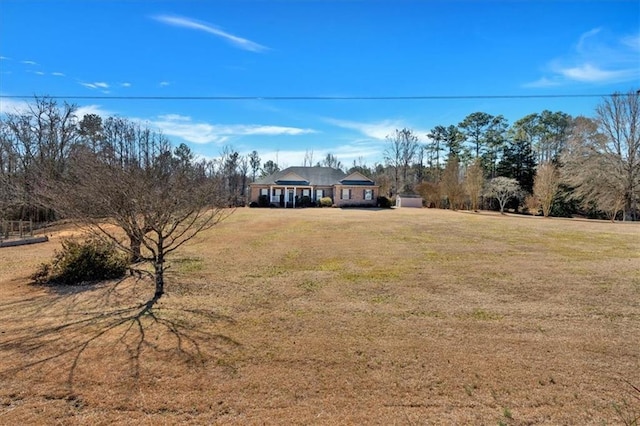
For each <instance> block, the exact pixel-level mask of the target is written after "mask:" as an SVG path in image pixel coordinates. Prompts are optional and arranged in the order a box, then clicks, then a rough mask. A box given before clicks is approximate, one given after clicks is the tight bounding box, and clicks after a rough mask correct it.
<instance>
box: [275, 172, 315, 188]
mask: <svg viewBox="0 0 640 426" xmlns="http://www.w3.org/2000/svg"><path fill="white" fill-rule="evenodd" d="M275 182H276V183H277V184H278V185H309V180H308V179H305V178H303V177H302V176H300V175H299V174H297V173H294V172H289V173H287V174H286V175H284V176H281V177H279V178H278V179H276V180H275Z"/></svg>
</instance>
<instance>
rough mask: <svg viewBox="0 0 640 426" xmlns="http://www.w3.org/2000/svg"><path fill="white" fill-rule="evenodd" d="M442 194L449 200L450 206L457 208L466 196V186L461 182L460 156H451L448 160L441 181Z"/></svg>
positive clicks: (453, 208)
mask: <svg viewBox="0 0 640 426" xmlns="http://www.w3.org/2000/svg"><path fill="white" fill-rule="evenodd" d="M440 188H441V190H442V195H444V196H445V197H447V200H449V208H450V209H452V210H457V209H458V207H459V206H460V205H461V204H462V200H463V198H464V186H463V185H462V182H460V166H459V163H458V157H451V158H449V160H448V161H447V165H446V166H445V168H444V171H443V172H442V181H441V182H440Z"/></svg>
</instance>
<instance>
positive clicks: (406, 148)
mask: <svg viewBox="0 0 640 426" xmlns="http://www.w3.org/2000/svg"><path fill="white" fill-rule="evenodd" d="M387 141H388V142H389V145H388V146H387V149H385V151H384V158H385V161H386V162H387V164H388V165H389V166H391V167H393V169H394V176H395V192H396V193H399V192H401V191H409V190H410V184H409V179H408V172H409V168H410V166H411V163H412V161H413V160H414V158H415V156H416V154H417V153H418V148H419V143H418V142H419V141H418V137H417V136H416V135H415V134H414V133H413V131H412V130H411V129H407V128H404V129H402V130H398V129H396V131H395V132H394V133H393V134H392V135H387ZM400 178H402V180H400Z"/></svg>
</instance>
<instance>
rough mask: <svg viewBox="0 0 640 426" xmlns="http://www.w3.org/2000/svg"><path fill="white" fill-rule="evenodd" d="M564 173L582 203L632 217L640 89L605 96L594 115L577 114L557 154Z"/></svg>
mask: <svg viewBox="0 0 640 426" xmlns="http://www.w3.org/2000/svg"><path fill="white" fill-rule="evenodd" d="M562 161H563V163H564V166H563V168H562V175H563V179H564V180H565V181H566V182H567V183H568V184H570V185H571V186H573V187H574V188H575V189H574V196H575V197H578V198H580V199H581V200H582V203H583V205H585V206H587V205H590V204H591V205H595V206H596V207H597V208H598V209H600V210H602V211H606V212H608V214H609V216H610V218H611V219H612V220H614V219H615V216H616V214H617V212H618V211H620V210H622V211H623V220H634V219H637V210H638V206H637V202H638V198H639V197H640V94H638V93H636V92H630V93H627V94H615V95H613V96H611V97H610V98H606V99H605V100H604V101H603V102H602V103H601V104H600V105H599V106H598V107H597V109H596V119H595V120H591V119H589V118H585V117H578V118H576V119H575V121H574V126H573V131H572V134H571V137H570V139H569V142H568V144H567V149H566V150H565V154H564V155H563V157H562Z"/></svg>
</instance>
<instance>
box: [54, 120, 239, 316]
mask: <svg viewBox="0 0 640 426" xmlns="http://www.w3.org/2000/svg"><path fill="white" fill-rule="evenodd" d="M151 136H152V137H153V138H154V139H155V138H156V135H155V134H153V132H151ZM138 142H140V139H138ZM156 146H162V145H156ZM152 154H153V155H152V157H151V159H150V163H149V164H143V163H141V162H131V163H128V164H126V165H125V166H123V165H122V164H121V163H120V162H119V161H106V160H105V159H104V158H101V157H100V155H99V154H96V153H94V152H92V151H91V150H90V149H86V148H85V149H78V150H76V151H75V152H74V155H73V157H72V158H71V161H70V167H69V172H68V173H67V174H65V176H64V177H63V178H62V179H61V180H59V181H58V182H56V183H55V184H52V185H46V186H45V188H43V191H44V193H45V194H46V195H47V198H48V202H49V203H50V204H51V205H52V206H54V207H55V208H56V209H58V210H60V211H62V212H64V213H65V214H66V215H67V216H68V217H70V218H73V219H75V220H76V221H77V223H78V224H80V225H81V226H83V227H85V228H86V229H88V230H89V231H90V232H92V233H94V234H98V235H102V236H103V237H106V238H107V239H109V240H111V241H113V242H115V243H116V244H117V245H118V247H120V248H121V249H122V250H124V251H125V252H128V253H129V254H131V255H132V256H134V257H138V258H139V260H141V261H145V262H149V263H151V264H152V265H153V277H154V282H155V293H154V296H153V298H152V299H151V300H150V301H149V304H148V306H149V307H151V306H152V305H153V304H154V303H155V302H156V301H157V300H158V299H159V298H160V297H161V296H162V295H163V294H164V284H165V282H164V271H165V261H166V258H167V256H169V255H170V254H172V253H173V252H174V251H176V250H178V249H179V248H180V247H181V246H182V245H183V244H185V243H186V242H187V241H189V240H191V239H192V238H193V237H194V236H195V235H197V234H198V233H199V232H201V231H203V230H205V229H209V228H211V227H212V226H214V225H216V224H217V223H218V222H220V221H221V220H222V219H224V218H225V217H226V216H227V215H228V214H230V213H231V212H232V211H233V210H231V209H224V208H223V207H222V205H223V201H224V202H226V197H224V196H221V192H222V191H221V187H220V185H219V184H218V182H217V181H215V180H213V179H210V178H207V177H206V176H204V175H202V174H200V173H196V168H195V167H194V166H193V164H192V163H191V162H188V163H186V164H185V162H184V159H185V157H182V158H180V157H178V156H174V155H173V154H172V152H171V150H170V149H160V150H159V151H156V152H153V153H152ZM225 195H226V194H225ZM140 246H141V247H142V250H140Z"/></svg>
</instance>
